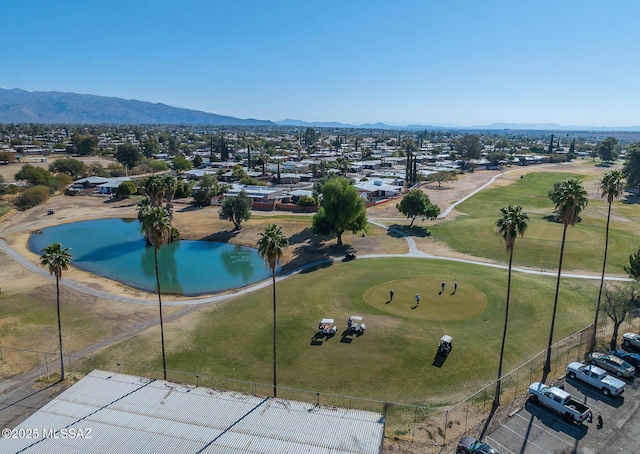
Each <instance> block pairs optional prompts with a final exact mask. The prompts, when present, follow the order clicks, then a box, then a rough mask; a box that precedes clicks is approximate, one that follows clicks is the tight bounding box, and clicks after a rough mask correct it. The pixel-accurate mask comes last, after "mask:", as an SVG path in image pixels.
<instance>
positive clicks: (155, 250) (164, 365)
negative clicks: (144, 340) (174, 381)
mask: <svg viewBox="0 0 640 454" xmlns="http://www.w3.org/2000/svg"><path fill="white" fill-rule="evenodd" d="M153 260H154V262H155V267H156V289H157V290H158V307H159V308H160V342H162V372H163V376H164V379H165V380H166V379H167V360H166V358H165V355H164V324H163V322H162V296H161V294H160V273H158V248H156V247H154V248H153Z"/></svg>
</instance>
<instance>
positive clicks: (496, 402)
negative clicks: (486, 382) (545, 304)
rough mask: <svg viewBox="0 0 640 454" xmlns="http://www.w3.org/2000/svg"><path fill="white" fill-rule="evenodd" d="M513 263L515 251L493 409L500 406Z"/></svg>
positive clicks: (510, 254)
mask: <svg viewBox="0 0 640 454" xmlns="http://www.w3.org/2000/svg"><path fill="white" fill-rule="evenodd" d="M512 263H513V249H511V251H510V253H509V275H508V277H507V303H506V305H505V310H504V328H503V331H502V345H501V347H500V362H499V363H498V380H497V381H496V395H495V397H494V398H493V408H494V409H497V408H498V407H499V406H500V391H501V385H502V360H503V359H504V344H505V339H506V338H507V325H508V324H509V301H510V299H511V264H512Z"/></svg>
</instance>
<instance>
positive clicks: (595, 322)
mask: <svg viewBox="0 0 640 454" xmlns="http://www.w3.org/2000/svg"><path fill="white" fill-rule="evenodd" d="M612 203H613V200H612V201H611V202H609V210H608V211H607V227H606V229H605V234H604V260H603V261H602V276H601V277H600V290H599V291H598V304H596V315H595V316H594V317H593V332H592V333H591V341H590V342H589V351H590V352H592V351H593V350H594V349H595V348H596V332H597V330H598V314H599V313H600V301H601V300H602V287H603V285H604V270H605V268H606V267H607V251H608V250H609V221H610V220H611V204H612Z"/></svg>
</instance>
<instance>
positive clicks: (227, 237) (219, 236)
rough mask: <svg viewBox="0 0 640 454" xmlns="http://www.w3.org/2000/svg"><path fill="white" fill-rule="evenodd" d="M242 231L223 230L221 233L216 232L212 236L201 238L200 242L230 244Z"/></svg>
mask: <svg viewBox="0 0 640 454" xmlns="http://www.w3.org/2000/svg"><path fill="white" fill-rule="evenodd" d="M238 233H240V230H223V231H221V232H214V233H212V234H210V235H207V236H205V237H202V238H200V241H217V242H218V243H228V242H229V241H231V240H232V239H233V238H235V237H236V236H237V235H238Z"/></svg>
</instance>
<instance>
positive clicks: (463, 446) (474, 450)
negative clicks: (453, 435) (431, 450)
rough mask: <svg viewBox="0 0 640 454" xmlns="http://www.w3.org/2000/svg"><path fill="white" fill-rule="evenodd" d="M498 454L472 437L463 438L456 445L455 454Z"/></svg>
mask: <svg viewBox="0 0 640 454" xmlns="http://www.w3.org/2000/svg"><path fill="white" fill-rule="evenodd" d="M462 453H465V454H500V453H499V452H498V451H496V449H495V448H492V447H491V446H489V445H488V444H486V443H483V442H482V441H480V440H478V439H477V438H473V437H464V438H463V439H462V440H460V442H459V443H458V448H457V449H456V454H462Z"/></svg>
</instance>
